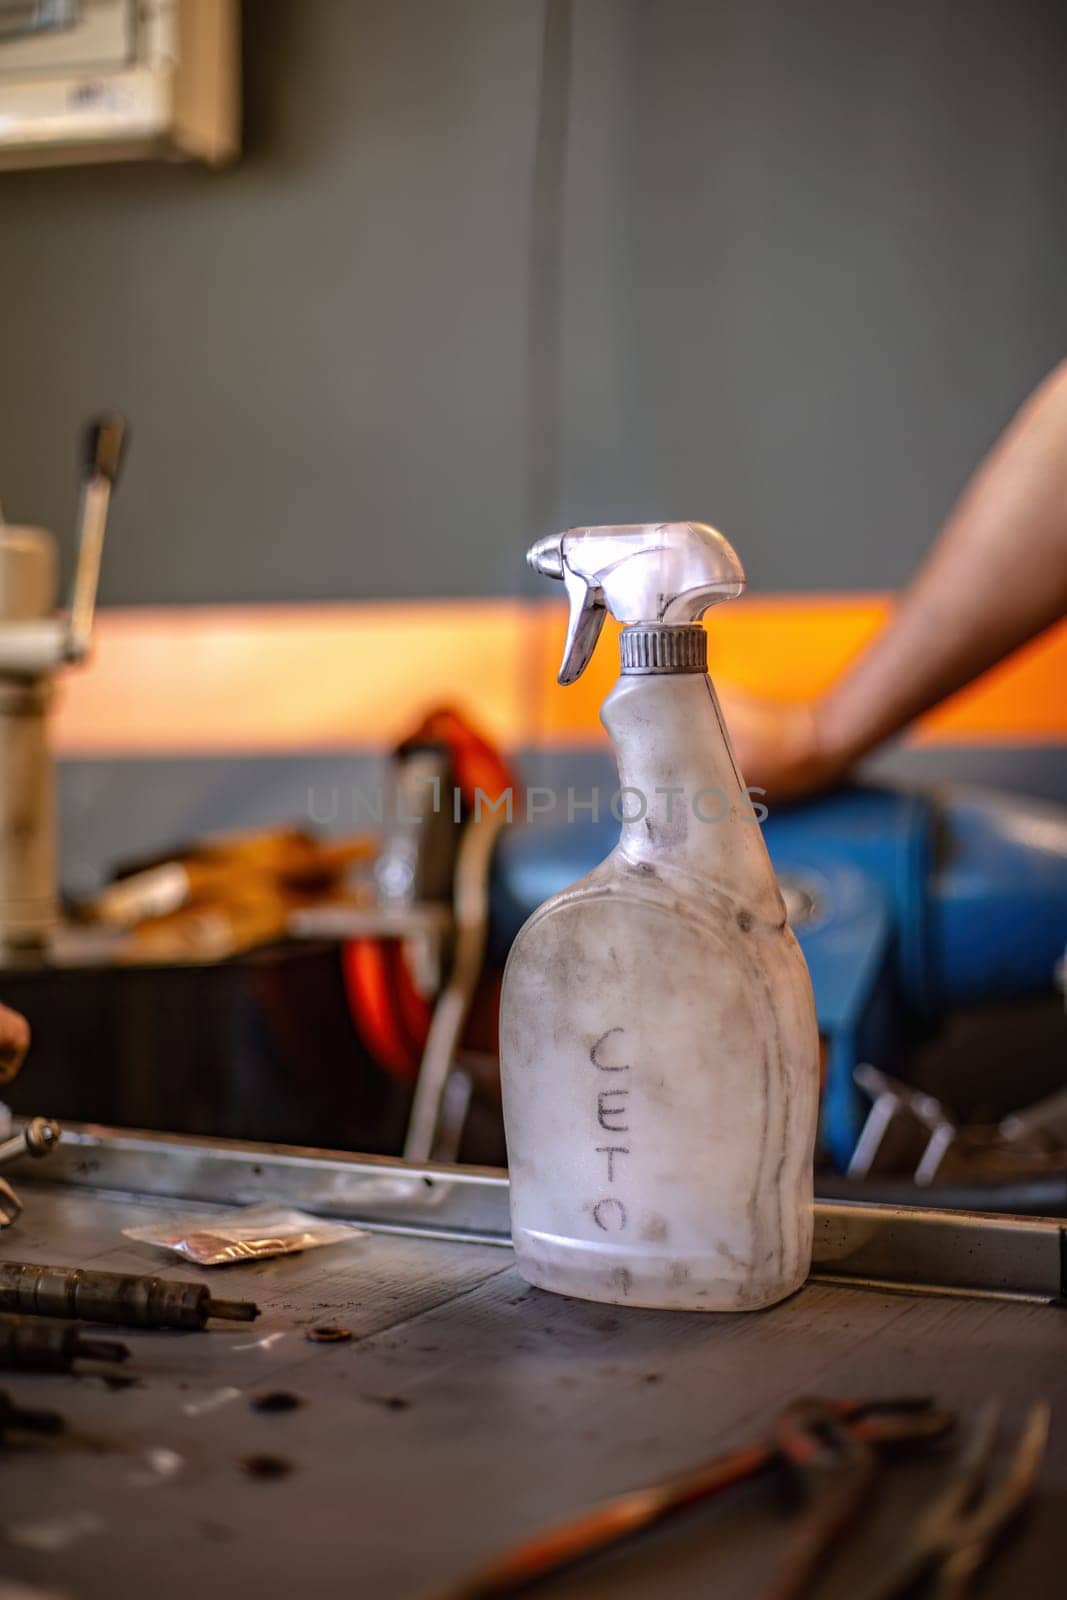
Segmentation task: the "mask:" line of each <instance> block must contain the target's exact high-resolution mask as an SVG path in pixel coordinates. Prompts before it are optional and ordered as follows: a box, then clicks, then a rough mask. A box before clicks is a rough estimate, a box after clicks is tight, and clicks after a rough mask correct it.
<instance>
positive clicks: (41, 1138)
mask: <svg viewBox="0 0 1067 1600" xmlns="http://www.w3.org/2000/svg"><path fill="white" fill-rule="evenodd" d="M62 1137H63V1130H62V1129H61V1128H60V1126H59V1123H58V1122H53V1121H52V1120H51V1119H50V1118H48V1117H33V1118H32V1119H31V1120H30V1121H29V1122H27V1123H26V1125H25V1127H24V1128H22V1129H21V1131H20V1132H18V1133H16V1134H13V1135H12V1137H11V1138H10V1139H5V1140H4V1141H3V1142H2V1143H0V1166H3V1165H4V1163H5V1162H7V1161H17V1160H18V1159H19V1157H20V1156H34V1157H35V1158H40V1157H41V1156H47V1155H50V1154H51V1152H52V1151H53V1150H54V1149H55V1147H56V1145H57V1144H58V1143H59V1141H60V1139H61V1138H62ZM21 1215H22V1201H21V1200H20V1199H19V1197H18V1195H17V1194H16V1193H15V1191H14V1189H13V1188H12V1187H11V1185H10V1184H9V1183H8V1182H7V1181H6V1179H4V1178H0V1228H7V1227H9V1226H10V1225H11V1223H13V1222H14V1221H15V1220H16V1218H17V1217H19V1216H21Z"/></svg>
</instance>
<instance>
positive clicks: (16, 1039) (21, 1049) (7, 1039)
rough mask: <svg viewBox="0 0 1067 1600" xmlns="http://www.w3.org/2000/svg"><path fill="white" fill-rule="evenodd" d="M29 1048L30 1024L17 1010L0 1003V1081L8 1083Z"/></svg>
mask: <svg viewBox="0 0 1067 1600" xmlns="http://www.w3.org/2000/svg"><path fill="white" fill-rule="evenodd" d="M29 1048H30V1025H29V1023H28V1022H27V1021H26V1018H25V1017H24V1016H22V1015H21V1014H20V1013H19V1012H18V1011H12V1010H11V1009H10V1007H9V1006H3V1005H0V1083H10V1082H11V1079H12V1078H13V1077H14V1076H15V1074H16V1073H17V1072H18V1070H19V1068H20V1067H21V1065H22V1062H23V1058H24V1057H25V1055H26V1051H27V1050H28V1049H29Z"/></svg>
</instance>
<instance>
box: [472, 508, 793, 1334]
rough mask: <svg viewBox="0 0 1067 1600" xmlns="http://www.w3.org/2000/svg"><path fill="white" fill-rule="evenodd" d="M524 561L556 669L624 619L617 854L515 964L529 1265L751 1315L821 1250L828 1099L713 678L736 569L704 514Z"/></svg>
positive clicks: (514, 1152) (517, 1217)
mask: <svg viewBox="0 0 1067 1600" xmlns="http://www.w3.org/2000/svg"><path fill="white" fill-rule="evenodd" d="M528 560H529V561H530V564H531V565H532V566H533V567H534V568H535V569H536V570H537V571H538V572H541V573H543V574H544V575H545V576H547V577H553V578H561V579H562V580H563V582H564V584H565V585H566V588H567V593H568V596H569V598H570V603H571V615H570V626H569V629H568V634H567V644H566V649H565V653H564V658H563V665H562V667H561V669H560V673H559V681H560V682H561V683H564V684H568V683H573V682H574V681H575V679H576V678H577V677H578V676H579V675H580V673H581V672H582V671H583V670H584V668H585V667H586V665H587V664H588V662H589V659H590V657H591V656H592V653H593V650H594V648H595V646H596V642H597V638H598V637H599V634H600V629H601V626H602V624H603V621H604V616H605V614H606V612H608V611H610V612H611V614H612V615H613V616H614V617H616V618H617V619H618V620H619V621H620V622H621V623H623V624H624V628H623V632H622V634H621V655H622V672H621V675H620V677H619V680H618V682H617V683H616V685H615V687H614V689H613V690H612V692H611V694H610V695H609V696H608V698H607V700H606V701H605V703H604V707H603V713H602V716H603V721H604V725H605V727H606V728H607V730H608V733H609V734H610V735H611V739H612V743H613V744H614V747H615V755H616V759H617V762H618V768H619V782H620V789H619V793H618V796H617V797H616V800H615V803H614V807H613V809H614V810H615V813H616V815H618V816H619V817H620V820H621V823H622V828H621V836H620V839H619V842H618V844H617V845H616V847H615V849H614V850H613V851H612V852H611V854H610V855H609V856H608V857H607V859H606V860H605V861H603V862H601V864H600V865H599V866H598V867H596V868H595V869H594V870H593V871H592V872H591V873H589V874H588V876H587V877H585V878H583V879H582V880H581V881H580V882H579V883H576V884H574V885H573V886H572V887H571V888H570V889H567V890H565V891H564V892H563V893H562V894H558V895H555V896H554V897H553V898H552V899H550V900H547V901H546V902H545V904H544V905H542V906H540V907H539V908H538V910H537V911H535V912H534V914H533V916H532V917H530V919H529V921H528V922H527V923H526V924H525V926H524V927H523V928H522V930H521V931H520V933H519V935H518V938H517V939H516V941H515V944H514V946H513V948H512V951H511V955H510V958H509V960H508V964H507V970H506V973H505V976H504V991H503V997H502V1001H501V1020H500V1049H501V1074H502V1082H503V1096H504V1118H505V1127H506V1132H507V1143H508V1164H509V1169H510V1174H511V1218H512V1236H513V1239H514V1244H515V1252H516V1258H517V1262H518V1266H519V1270H520V1271H521V1272H522V1274H523V1276H524V1277H526V1278H527V1279H528V1280H529V1281H530V1282H531V1283H534V1284H537V1285H539V1286H540V1287H541V1288H544V1289H553V1290H556V1291H557V1292H558V1293H561V1294H568V1295H576V1296H579V1297H580V1298H583V1299H587V1300H605V1301H610V1302H612V1303H614V1304H620V1305H634V1306H657V1307H663V1308H677V1309H690V1310H698V1311H699V1310H703V1311H743V1310H756V1309H758V1308H759V1307H761V1306H767V1305H771V1304H772V1303H773V1302H774V1301H776V1300H780V1299H782V1298H783V1297H784V1296H785V1295H788V1294H790V1293H792V1291H793V1290H794V1289H796V1288H798V1287H799V1285H800V1284H801V1283H802V1282H803V1281H804V1279H805V1277H806V1276H807V1273H808V1271H809V1268H810V1264H811V1236H812V1153H813V1145H814V1139H815V1123H816V1116H817V1109H818V1091H819V1044H818V1034H817V1029H816V1022H815V1008H814V1002H813V998H812V992H811V983H810V980H809V978H808V972H807V968H806V966H805V964H804V958H803V956H802V955H801V953H800V949H799V947H798V945H797V942H796V940H795V939H794V937H793V934H792V932H791V930H790V928H789V926H788V924H787V922H786V912H785V906H784V903H783V901H782V896H781V894H780V893H779V890H778V885H777V882H776V880H775V876H774V871H773V869H772V867H771V864H770V860H769V859H768V856H767V851H766V848H765V846H764V843H763V839H762V836H761V834H760V829H759V824H758V821H757V819H756V815H755V811H754V808H753V806H752V804H751V803H750V801H749V798H748V795H747V793H746V792H745V791H744V789H743V786H742V780H741V777H740V775H739V773H738V771H737V766H736V763H735V761H734V756H733V752H732V750H731V748H730V742H729V739H728V737H727V733H726V728H725V726H724V724H723V720H722V714H721V712H720V710H719V705H718V701H717V700H716V697H715V691H714V689H713V687H712V684H711V680H710V679H709V677H708V676H707V636H706V634H705V632H704V629H703V628H702V627H701V626H700V623H699V619H700V617H701V616H702V615H703V613H704V612H705V611H706V610H707V609H708V607H709V606H711V605H713V604H714V603H715V602H716V601H718V600H724V599H731V598H733V597H734V596H735V595H737V594H739V593H740V591H741V589H742V588H743V586H744V581H745V576H744V571H743V569H742V567H741V563H740V562H739V561H738V559H737V556H736V554H735V553H734V551H733V549H732V548H731V546H730V545H729V544H728V543H727V541H726V540H725V539H724V538H723V536H722V535H721V534H719V533H717V532H716V531H715V530H714V529H713V528H708V527H705V526H703V525H702V524H700V523H691V522H676V523H662V524H659V525H651V524H650V525H631V526H625V527H604V528H576V529H572V530H571V531H570V532H569V533H564V534H562V535H559V536H556V537H553V538H550V539H543V540H541V541H540V542H539V543H538V544H536V545H534V547H533V549H532V550H531V551H530V553H529V557H528Z"/></svg>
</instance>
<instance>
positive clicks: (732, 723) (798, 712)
mask: <svg viewBox="0 0 1067 1600" xmlns="http://www.w3.org/2000/svg"><path fill="white" fill-rule="evenodd" d="M717 693H718V696H719V703H720V704H721V706H722V714H723V717H724V718H725V721H726V726H727V728H728V729H729V733H730V742H731V744H732V745H733V747H734V754H735V755H736V757H737V765H738V766H739V767H740V769H741V774H742V777H743V778H744V781H745V783H746V784H749V785H751V786H752V787H753V788H760V789H764V790H766V793H767V798H768V799H769V800H770V801H771V802H772V803H773V802H774V801H775V800H798V799H800V798H801V797H802V796H803V795H806V794H811V793H813V792H814V791H815V790H817V789H823V788H826V787H827V786H828V785H829V784H831V783H833V782H834V781H835V779H837V778H839V777H840V776H841V772H842V770H843V767H842V765H840V764H838V763H836V762H834V761H833V760H832V759H831V758H830V756H829V754H828V753H827V751H826V750H825V749H824V747H823V745H822V744H821V742H820V737H819V723H818V711H817V707H816V706H814V705H811V704H800V705H797V704H790V703H788V702H785V701H780V700H764V699H762V698H761V697H760V696H758V695H752V694H748V693H746V692H745V691H744V690H743V689H733V688H731V687H730V686H729V685H728V684H727V685H724V686H722V687H717Z"/></svg>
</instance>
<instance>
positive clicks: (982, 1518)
mask: <svg viewBox="0 0 1067 1600" xmlns="http://www.w3.org/2000/svg"><path fill="white" fill-rule="evenodd" d="M1049 1420H1050V1410H1049V1406H1048V1402H1047V1401H1044V1400H1041V1401H1039V1402H1038V1403H1037V1404H1036V1405H1034V1406H1032V1407H1031V1408H1030V1410H1029V1412H1028V1413H1027V1416H1026V1420H1025V1421H1024V1423H1023V1426H1022V1429H1021V1432H1020V1434H1019V1438H1018V1440H1017V1442H1016V1445H1015V1448H1014V1450H1013V1451H1012V1453H1011V1455H1010V1456H1009V1458H1008V1463H1007V1466H1006V1468H1005V1470H1004V1472H1003V1474H1002V1475H1001V1478H1000V1480H999V1482H997V1483H995V1484H992V1485H990V1483H989V1471H990V1463H991V1460H992V1456H993V1451H994V1450H995V1448H996V1443H997V1436H998V1434H999V1431H1000V1404H999V1402H998V1401H996V1400H990V1401H989V1402H988V1403H987V1404H986V1405H985V1406H983V1408H982V1410H981V1411H980V1413H979V1415H978V1419H977V1421H976V1422H975V1424H974V1428H973V1430H972V1432H971V1436H970V1439H969V1440H968V1441H967V1443H966V1444H965V1445H964V1447H963V1449H962V1450H961V1451H960V1454H959V1456H958V1458H957V1461H956V1463H955V1466H954V1468H953V1470H952V1472H951V1473H950V1475H949V1478H948V1481H947V1483H946V1484H945V1487H944V1489H943V1490H942V1491H941V1493H940V1494H938V1495H936V1496H935V1497H934V1499H933V1501H932V1502H930V1503H929V1504H928V1505H927V1508H926V1510H925V1511H924V1512H923V1513H922V1514H921V1515H920V1517H919V1518H918V1520H917V1521H916V1522H915V1524H914V1526H913V1527H912V1528H911V1530H910V1532H909V1533H908V1534H907V1535H906V1537H905V1539H904V1542H903V1544H902V1547H901V1549H900V1553H899V1554H898V1556H897V1558H896V1560H895V1561H894V1562H892V1563H891V1564H890V1566H889V1567H888V1569H887V1570H886V1571H884V1572H882V1573H881V1574H880V1575H879V1576H878V1577H877V1578H875V1579H874V1580H873V1581H872V1582H871V1583H870V1584H869V1585H868V1586H867V1587H866V1588H863V1589H861V1591H860V1594H859V1596H858V1597H857V1600H896V1596H898V1595H903V1594H905V1593H909V1592H910V1591H911V1590H912V1589H913V1588H914V1587H915V1586H916V1584H918V1583H919V1582H920V1580H921V1579H924V1578H929V1579H932V1587H931V1593H932V1596H933V1600H958V1597H959V1596H960V1595H963V1594H965V1593H966V1592H967V1590H968V1588H969V1587H970V1585H971V1582H972V1580H973V1578H974V1576H975V1574H976V1573H977V1572H979V1571H980V1569H981V1568H982V1567H983V1566H984V1565H985V1563H986V1561H988V1559H989V1557H990V1555H991V1554H992V1551H993V1546H994V1545H995V1544H996V1542H997V1540H998V1539H1000V1538H1001V1537H1002V1536H1003V1534H1004V1533H1005V1532H1006V1531H1007V1529H1008V1528H1009V1526H1010V1525H1011V1523H1012V1522H1014V1520H1015V1518H1016V1517H1018V1516H1019V1514H1020V1513H1021V1512H1022V1510H1023V1507H1024V1506H1025V1505H1026V1503H1027V1501H1028V1500H1029V1499H1030V1497H1031V1495H1032V1494H1033V1491H1034V1486H1035V1484H1036V1483H1037V1475H1038V1472H1039V1470H1040V1467H1041V1462H1042V1460H1043V1458H1044V1454H1045V1446H1046V1444H1047V1442H1048V1430H1049Z"/></svg>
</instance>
